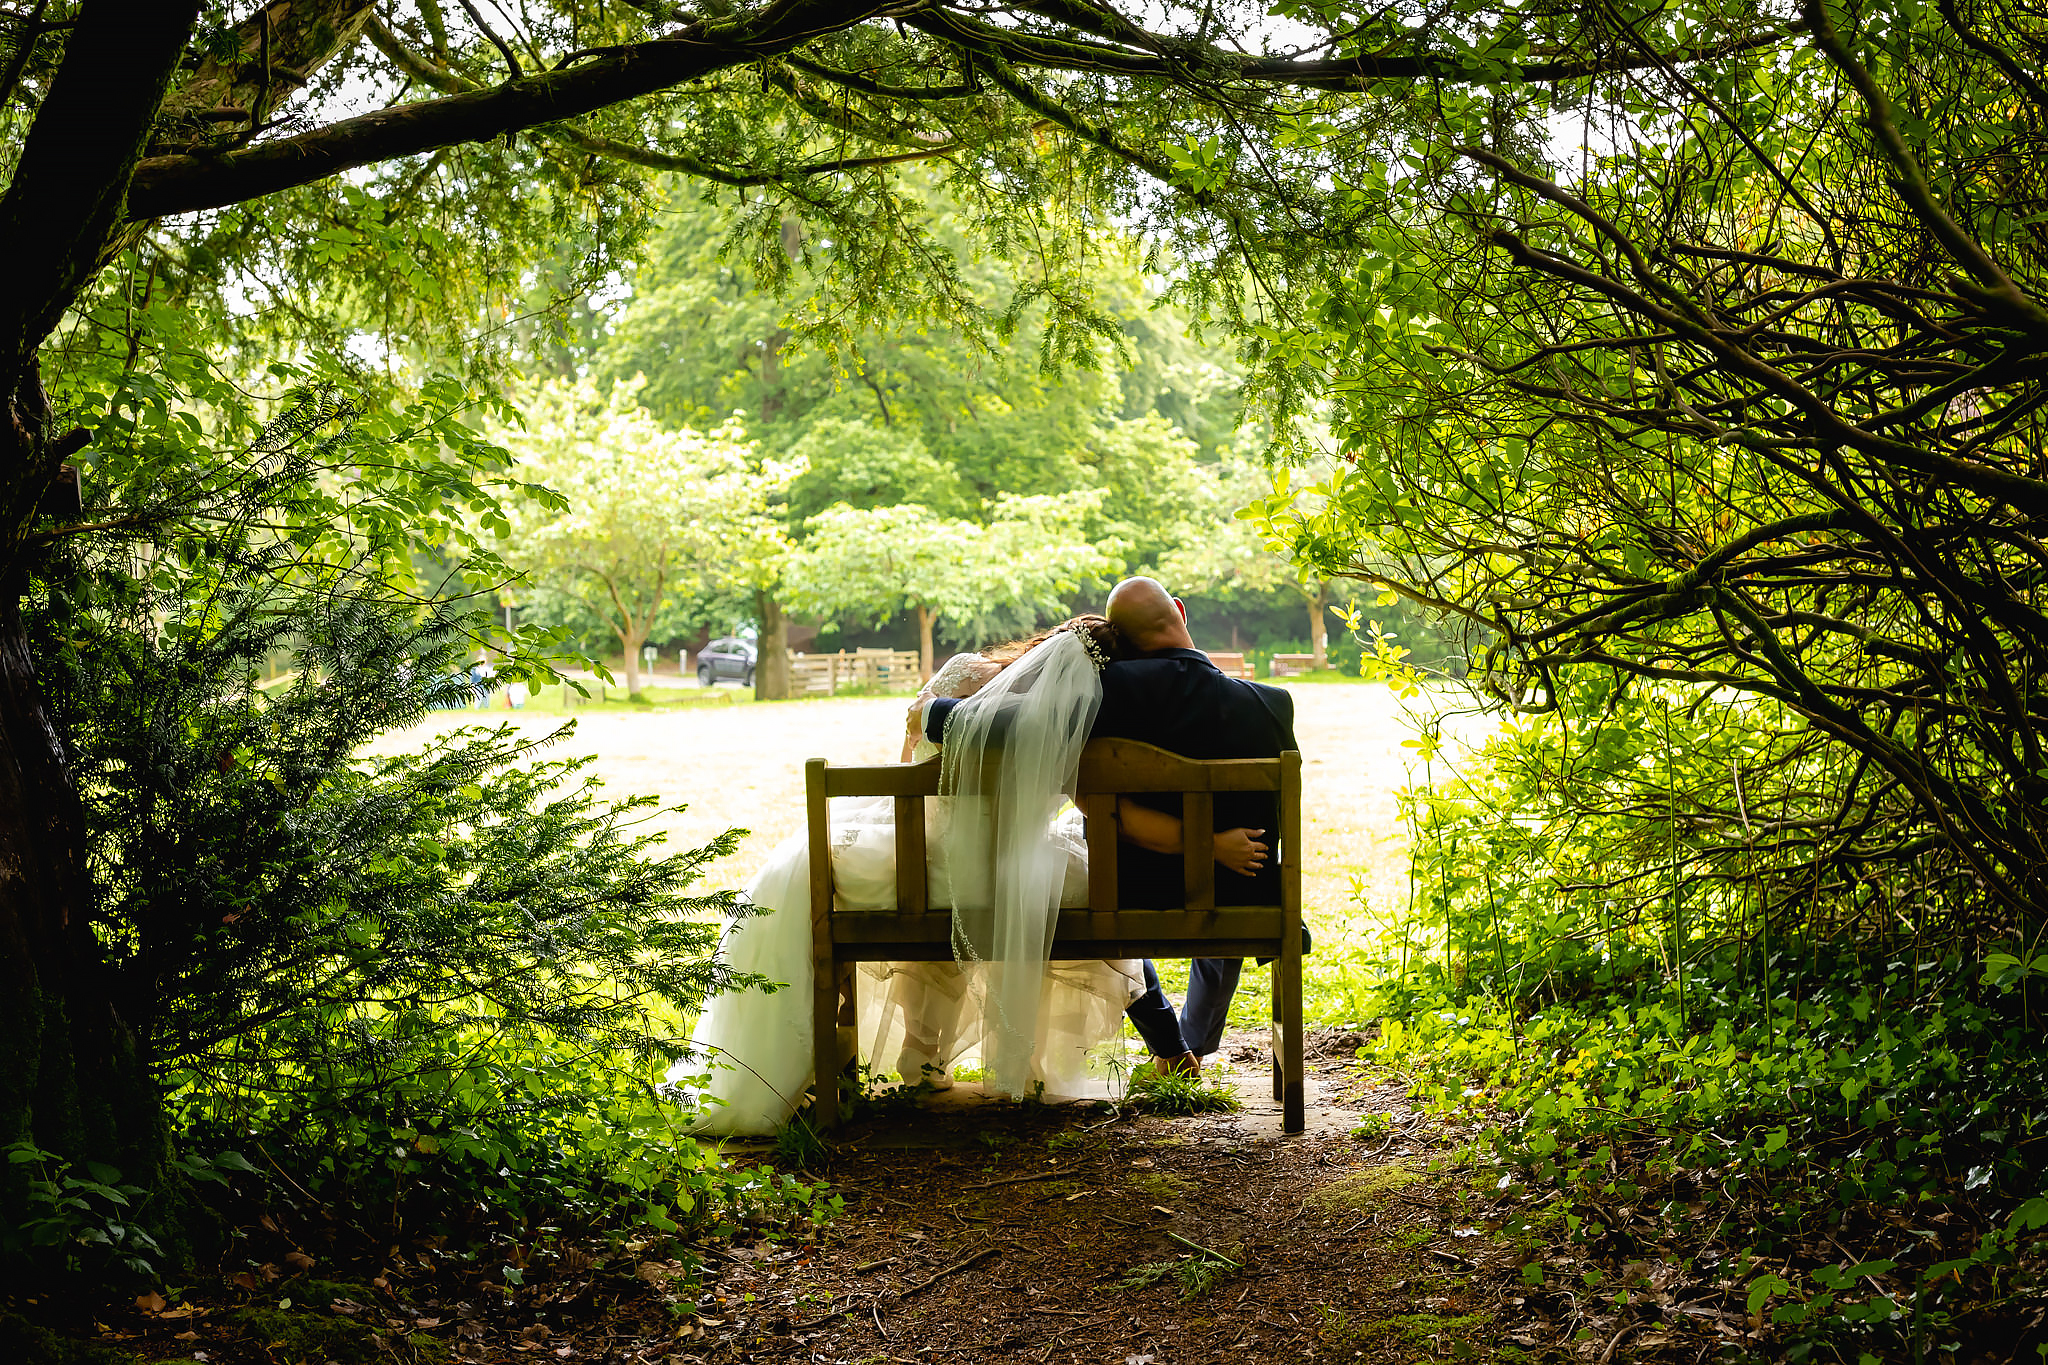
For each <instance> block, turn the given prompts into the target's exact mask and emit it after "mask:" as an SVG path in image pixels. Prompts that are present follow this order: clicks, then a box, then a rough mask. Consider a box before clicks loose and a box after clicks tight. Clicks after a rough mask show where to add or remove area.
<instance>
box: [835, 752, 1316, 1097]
mask: <svg viewBox="0 0 2048 1365" xmlns="http://www.w3.org/2000/svg"><path fill="white" fill-rule="evenodd" d="M1238 791H1270V792H1276V793H1278V795H1279V798H1280V827H1279V836H1280V843H1279V848H1278V854H1279V860H1280V888H1281V889H1280V904H1278V905H1229V906H1218V905H1217V904H1216V863H1215V831H1214V829H1213V828H1212V822H1213V820H1214V814H1213V812H1214V810H1215V794H1216V793H1217V792H1238ZM804 792H805V801H806V805H807V808H808V815H809V822H810V824H809V836H810V850H811V953H812V966H813V973H814V981H815V983H816V984H815V995H814V999H813V1002H812V1015H811V1019H812V1028H813V1031H814V1032H813V1038H814V1040H815V1044H816V1064H817V1073H816V1074H817V1077H818V1084H817V1087H816V1090H815V1094H816V1102H815V1108H814V1110H813V1112H814V1114H815V1118H816V1122H817V1123H818V1125H819V1126H820V1127H830V1126H831V1125H833V1124H835V1123H836V1122H837V1121H838V1118H839V1086H838V1085H837V1083H836V1078H837V1075H838V1072H839V1071H840V1069H841V1058H840V1056H839V1026H840V1025H841V1024H851V1023H852V1022H853V1021H854V1020H855V1019H856V1018H857V1017H858V1016H857V1014H856V1011H855V1008H854V1006H855V999H854V990H855V985H854V982H855V980H856V977H857V973H856V972H855V971H854V969H853V964H854V963H856V962H890V961H913V962H939V961H950V960H951V959H952V957H953V944H952V914H951V912H950V911H948V910H946V909H945V908H943V907H940V908H934V907H933V906H932V905H931V904H930V898H929V896H928V895H927V887H928V884H929V882H928V876H927V873H928V867H927V864H926V849H925V819H924V815H925V812H924V803H925V801H926V800H927V799H929V798H931V797H934V796H937V795H938V792H939V760H938V759H936V758H933V759H928V760H927V761H925V762H923V763H911V764H888V765H884V766H880V767H865V768H855V767H835V766H834V765H832V764H831V763H828V762H826V761H825V760H824V759H822V758H814V759H811V760H810V761H809V762H808V763H806V764H805V765H804ZM1126 792H1156V793H1162V794H1164V793H1179V794H1180V797H1181V809H1182V818H1183V821H1184V825H1183V829H1184V836H1183V839H1182V845H1183V849H1184V852H1183V855H1182V881H1183V889H1184V893H1185V895H1184V901H1183V907H1182V908H1181V909H1178V910H1132V909H1125V908H1122V907H1120V906H1119V905H1118V904H1117V889H1116V870H1117V854H1118V849H1117V840H1116V821H1115V819H1114V812H1115V809H1116V798H1117V796H1118V794H1119V793H1126ZM835 796H890V797H894V798H895V800H896V869H897V877H896V906H895V908H894V910H888V909H881V910H835V909H834V908H833V894H832V859H831V856H830V849H831V842H832V831H831V821H830V816H829V811H828V807H827V802H828V801H829V800H830V799H831V798H832V797H835ZM1077 804H1078V805H1079V806H1080V808H1081V811H1082V813H1083V814H1084V815H1085V816H1086V817H1087V838H1088V904H1087V906H1086V907H1085V908H1075V909H1062V910H1061V911H1060V912H1059V923H1058V925H1057V926H1056V927H1055V930H1054V934H1053V943H1052V958H1053V960H1055V961H1077V960H1086V959H1089V958H1134V957H1151V958H1161V957H1165V958H1193V957H1253V958H1256V957H1270V958H1272V959H1273V1011H1272V1013H1273V1029H1272V1048H1273V1063H1274V1070H1273V1098H1275V1099H1276V1100H1279V1101H1280V1102H1281V1105H1282V1127H1283V1128H1284V1129H1285V1130H1286V1131H1287V1132H1290V1133H1298V1132H1301V1131H1302V1129H1303V1127H1304V1125H1305V1118H1306V1115H1305V1112H1304V1103H1305V1094H1306V1092H1305V1090H1304V1089H1303V1078H1302V1055H1301V1041H1302V1040H1301V946H1302V945H1301V755H1300V753H1298V752H1296V751H1294V750H1291V749H1290V750H1289V751H1288V752H1286V753H1284V754H1282V755H1280V756H1279V757H1278V758H1234V759H1211V760H1207V761H1197V760H1194V759H1187V758H1182V757H1181V756H1180V755H1178V754H1171V753H1168V752H1167V751H1166V750H1164V749H1159V748H1155V747H1153V746H1152V745H1150V744H1140V743H1138V742H1137V741H1135V740H1127V739H1099V740H1095V741H1093V742H1091V743H1090V744H1089V745H1088V747H1087V748H1086V749H1084V750H1083V751H1082V754H1081V771H1080V782H1079V796H1078V800H1077Z"/></svg>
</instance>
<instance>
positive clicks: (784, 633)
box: [754, 592, 789, 701]
mask: <svg viewBox="0 0 2048 1365" xmlns="http://www.w3.org/2000/svg"><path fill="white" fill-rule="evenodd" d="M754 608H755V610H756V611H757V612H759V614H760V617H761V638H760V640H759V641H758V642H757V646H756V652H755V655H754V700H756V701H788V700H789V618H788V617H787V616H785V615H783V612H782V604H781V603H780V602H777V601H776V600H775V599H774V598H773V597H772V596H770V595H769V594H767V593H765V592H757V593H755V594H754Z"/></svg>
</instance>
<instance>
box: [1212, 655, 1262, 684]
mask: <svg viewBox="0 0 2048 1365" xmlns="http://www.w3.org/2000/svg"><path fill="white" fill-rule="evenodd" d="M1209 662H1210V663H1212V664H1214V665H1216V667H1217V669H1218V671H1220V672H1221V673H1222V674H1223V676H1224V677H1226V678H1251V677H1256V676H1257V674H1255V673H1254V672H1253V671H1252V666H1251V665H1250V664H1248V663H1246V662H1245V661H1244V655H1243V654H1239V653H1230V652H1228V651H1226V652H1224V653H1221V654H1219V653H1216V652H1214V651H1210V652H1209Z"/></svg>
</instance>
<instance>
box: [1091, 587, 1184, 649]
mask: <svg viewBox="0 0 2048 1365" xmlns="http://www.w3.org/2000/svg"><path fill="white" fill-rule="evenodd" d="M1102 614H1103V615H1104V616H1107V617H1108V618H1109V620H1110V624H1112V625H1114V626H1115V627H1116V628H1117V629H1118V630H1120V631H1122V632H1123V633H1124V638H1125V639H1127V640H1129V641H1130V642H1131V647H1132V648H1134V649H1137V650H1141V651H1143V652H1145V653H1148V654H1149V653H1150V652H1151V651H1153V650H1155V649H1193V648H1194V647H1195V642H1194V638H1193V637H1192V636H1190V635H1189V634H1188V622H1187V615H1186V613H1185V612H1183V611H1182V610H1181V605H1180V603H1178V602H1176V601H1174V600H1173V594H1172V593H1169V592H1168V591H1167V590H1166V589H1165V588H1164V587H1162V586H1161V585H1160V583H1159V580H1158V579H1156V578H1126V579H1125V580H1124V581H1123V582H1121V583H1119V584H1117V585H1116V586H1115V587H1114V588H1112V589H1110V592H1109V605H1108V606H1107V607H1105V608H1104V609H1103V613H1102Z"/></svg>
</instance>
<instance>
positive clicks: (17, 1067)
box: [0, 0, 198, 1219]
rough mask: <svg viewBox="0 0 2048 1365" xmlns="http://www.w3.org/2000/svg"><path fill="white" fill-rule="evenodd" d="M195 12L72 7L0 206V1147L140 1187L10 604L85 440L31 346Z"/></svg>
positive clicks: (150, 123) (76, 808)
mask: <svg viewBox="0 0 2048 1365" xmlns="http://www.w3.org/2000/svg"><path fill="white" fill-rule="evenodd" d="M197 18H198V5H197V3H196V0H129V2H128V3H116V2H115V0H98V2H97V3H95V2H94V0H88V3H86V4H85V5H84V6H83V7H82V8H81V10H80V11H79V15H78V19H77V27H76V28H75V29H73V30H72V31H71V33H70V35H69V37H68V39H67V40H66V43H65V49H64V55H63V58H62V60H61V62H60V63H59V65H58V68H57V72H56V75H55V76H54V78H53V79H52V81H51V84H50V87H49V91H48V94H47V95H46V96H45V97H44V99H43V101H42V103H41V105H40V107H39V108H38V109H37V111H36V117H35V122H34V124H33V125H32V126H31V127H30V129H29V132H28V135H27V137H26V139H25V140H24V142H23V144H22V151H21V156H20V159H19V161H18V162H17V164H16V166H15V171H14V176H13V179H12V181H11V183H10V184H9V186H8V189H7V193H6V195H5V196H4V198H0V241H5V242H6V243H7V246H8V263H7V269H6V271H5V272H0V405H4V413H0V418H4V420H0V996H4V998H0V1039H4V1042H0V1143H4V1144H8V1145H11V1144H13V1143H17V1142H22V1141H30V1142H34V1143H35V1144H36V1145H37V1146H39V1147H41V1148H43V1149H45V1150H47V1151H50V1152H53V1153H55V1154H56V1155H57V1156H59V1157H61V1158H64V1159H67V1160H85V1159H93V1160H99V1161H104V1162H106V1163H108V1164H110V1165H113V1166H116V1167H118V1168H120V1170H121V1172H122V1175H123V1176H124V1177H125V1178H126V1179H127V1180H129V1181H132V1182H134V1183H137V1184H141V1185H144V1186H145V1187H154V1186H155V1185H156V1184H157V1180H158V1177H159V1176H160V1174H161V1167H162V1163H163V1158H164V1132H165V1125H164V1116H163V1107H162V1103H161V1100H160V1097H159V1096H158V1094H157V1091H156V1089H155V1086H154V1084H153V1083H152V1081H151V1078H150V1075H149V1068H148V1058H147V1056H146V1055H145V1051H144V1039H145V1036H146V1022H147V1021H146V1014H147V1010H148V1002H147V1001H146V1000H124V999H122V998H120V996H119V994H118V993H117V990H116V987H115V983H114V980H113V978H112V975H111V973H110V971H109V969H108V966H107V963H106V960H105V955H104V954H103V952H102V951H101V948H100V945H99V942H98V940H97V938H96V936H95V934H94V930H93V908H94V907H93V893H92V882H91V879H90V877H89V876H88V875H87V870H86V865H85V829H84V817H83V807H82V804H81V802H80V798H79V793H78V788H77V784H76V782H75V780H74V778H73V775H72V772H71V769H70V765H69V763H68V762H67V759H66V755H65V752H64V745H63V741H62V740H61V738H60V737H59V734H58V731H57V726H56V722H55V719H54V717H53V716H52V714H51V711H50V707H49V704H48V700H47V698H46V696H45V694H44V691H43V687H42V684H41V681H40V680H39V679H38V677H37V673H36V666H35V659H34V655H33V653H32V651H31V648H30V644H29V639H28V634H27V631H26V628H25V626H24V623H23V620H22V614H21V598H22V595H23V594H24V593H25V592H26V591H27V589H28V584H29V573H30V569H31V567H32V564H33V559H32V557H33V556H34V555H35V554H36V553H37V543H36V541H35V540H34V539H33V537H32V532H33V531H34V529H35V523H36V519H37V517H38V515H39V511H40V509H41V507H42V504H43V500H44V498H45V496H46V495H47V493H48V491H49V489H50V487H51V485H52V484H53V483H54V482H55V480H56V478H57V474H58V470H59V468H60V466H61V464H62V462H63V460H64V458H65V457H66V456H67V455H68V454H70V453H73V452H74V451H76V450H78V449H79V448H80V447H81V446H82V445H83V440H84V437H83V433H79V432H73V433H69V434H59V433H57V432H56V431H54V430H53V429H52V426H51V416H52V415H51V412H50V405H49V402H48V400H47V399H46V397H45V396H44V391H43V385H42V380H41V375H40V372H39V370H38V363H37V352H38V350H39V349H40V347H41V345H42V343H43V341H44V339H45V338H46V337H47V336H48V335H49V334H50V332H51V330H52V329H53V328H54V327H55V326H56V325H57V323H58V320H59V319H60V318H61V317H62V316H63V314H64V311H65V309H66V308H68V307H70V306H71V304H72V303H73V302H74V301H75V300H76V299H77V298H78V295H79V293H80V292H81V291H82V290H83V289H84V288H85V286H86V285H87V284H88V283H89V282H90V281H91V279H92V278H93V276H94V275H95V274H96V273H97V272H98V271H99V269H100V267H101V265H102V264H103V263H104V261H105V259H106V255H107V253H108V251H109V250H110V249H111V245H112V244H113V243H114V241H115V240H116V235H117V233H118V232H119V230H120V228H121V225H122V220H123V214H124V201H125V194H126V189H127V185H128V180H129V177H130V175H131V174H132V172H133V170H134V167H135V165H136V162H137V161H138V160H139V159H140V157H141V154H142V151H143V146H144V142H145V140H146V139H147V138H148V137H149V135H150V133H151V130H152V128H153V127H154V124H155V119H156V114H157V110H158V108H159V106H160V105H161V104H162V103H163V99H164V95H165V92H166V91H167V90H168V89H169V87H170V79H171V74H172V72H173V70H174V69H175V67H176V64H177V61H178V57H179V54H180V53H181V52H182V51H183V50H184V46H185V43H186V40H187V39H188V38H189V36H190V34H191V31H192V26H193V24H194V23H195V22H196V21H197ZM26 1174H27V1172H26V1170H25V1169H24V1168H22V1167H20V1166H16V1165H14V1164H13V1163H8V1164H7V1167H6V1168H5V1169H4V1171H0V1179H4V1180H5V1181H6V1183H5V1184H4V1185H0V1218H8V1219H14V1218H17V1217H18V1216H19V1213H20V1210H21V1205H20V1204H19V1203H18V1202H17V1201H18V1199H19V1197H20V1195H21V1192H22V1185H21V1181H22V1179H23V1177H24V1176H25V1175H26ZM148 1212H153V1210H152V1211H145V1217H146V1216H147V1214H148Z"/></svg>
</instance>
